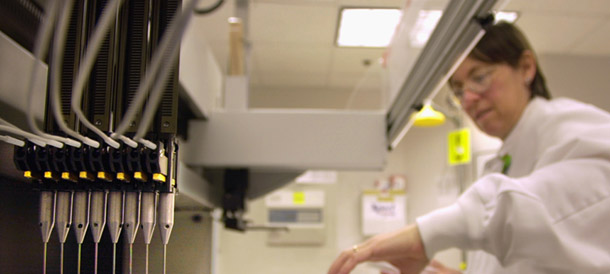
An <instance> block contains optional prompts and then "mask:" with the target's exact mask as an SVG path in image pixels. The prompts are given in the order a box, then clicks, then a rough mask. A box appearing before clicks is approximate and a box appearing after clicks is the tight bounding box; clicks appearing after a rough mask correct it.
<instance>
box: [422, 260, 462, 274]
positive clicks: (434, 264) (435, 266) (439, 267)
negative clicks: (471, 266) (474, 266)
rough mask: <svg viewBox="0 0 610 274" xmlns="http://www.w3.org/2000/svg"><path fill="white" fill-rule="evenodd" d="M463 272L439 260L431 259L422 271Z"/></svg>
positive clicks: (437, 273) (433, 273)
mask: <svg viewBox="0 0 610 274" xmlns="http://www.w3.org/2000/svg"><path fill="white" fill-rule="evenodd" d="M461 273H462V272H460V271H458V270H455V269H453V268H449V267H446V266H445V265H443V264H442V263H441V262H439V261H437V260H432V261H430V264H428V266H427V267H426V268H425V269H424V271H422V273H421V274H461Z"/></svg>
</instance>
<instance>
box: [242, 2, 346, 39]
mask: <svg viewBox="0 0 610 274" xmlns="http://www.w3.org/2000/svg"><path fill="white" fill-rule="evenodd" d="M337 15H338V9H337V8H336V7H335V6H328V5H321V6H316V5H286V4H276V3H259V4H257V3H255V4H253V5H251V6H250V40H252V41H253V42H254V43H256V42H261V41H263V42H266V43H268V42H282V43H287V42H288V43H290V42H292V43H294V42H299V43H321V44H325V45H332V43H333V39H334V37H335V28H336V24H337Z"/></svg>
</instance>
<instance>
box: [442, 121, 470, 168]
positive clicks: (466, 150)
mask: <svg viewBox="0 0 610 274" xmlns="http://www.w3.org/2000/svg"><path fill="white" fill-rule="evenodd" d="M448 137H449V138H448V146H447V147H448V148H449V149H448V152H449V153H448V154H449V155H448V156H449V164H451V165H459V164H467V163H470V158H471V156H470V130H469V129H467V128H463V129H458V130H454V131H452V132H449V136H448Z"/></svg>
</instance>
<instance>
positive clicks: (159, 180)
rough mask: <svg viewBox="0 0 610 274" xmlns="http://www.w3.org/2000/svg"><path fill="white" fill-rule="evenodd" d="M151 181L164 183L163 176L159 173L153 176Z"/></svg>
mask: <svg viewBox="0 0 610 274" xmlns="http://www.w3.org/2000/svg"><path fill="white" fill-rule="evenodd" d="M153 180H155V181H157V182H162V183H164V182H165V176H164V175H163V174H161V173H155V174H153Z"/></svg>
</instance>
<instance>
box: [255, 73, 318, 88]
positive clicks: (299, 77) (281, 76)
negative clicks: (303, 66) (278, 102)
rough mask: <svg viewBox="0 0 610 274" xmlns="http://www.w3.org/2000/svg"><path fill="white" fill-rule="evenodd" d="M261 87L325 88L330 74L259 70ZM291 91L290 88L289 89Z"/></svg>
mask: <svg viewBox="0 0 610 274" xmlns="http://www.w3.org/2000/svg"><path fill="white" fill-rule="evenodd" d="M258 77H259V80H260V82H261V84H260V85H259V87H271V88H278V87H280V88H286V89H292V88H295V87H299V88H303V87H306V88H325V87H326V85H327V82H328V75H326V74H325V73H297V72H287V71H275V72H272V71H266V72H264V73H260V72H259V76H258ZM287 91H289V90H287Z"/></svg>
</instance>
